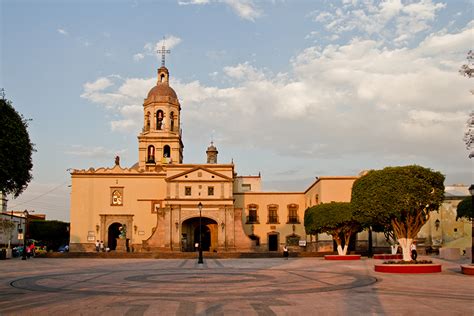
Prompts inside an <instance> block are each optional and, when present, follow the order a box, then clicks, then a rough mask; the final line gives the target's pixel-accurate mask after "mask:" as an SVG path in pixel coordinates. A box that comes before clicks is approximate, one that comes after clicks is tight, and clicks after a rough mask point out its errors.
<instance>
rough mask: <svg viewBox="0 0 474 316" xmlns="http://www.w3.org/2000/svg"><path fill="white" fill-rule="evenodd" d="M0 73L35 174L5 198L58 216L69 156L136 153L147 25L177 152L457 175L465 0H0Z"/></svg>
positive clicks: (281, 168) (460, 178) (467, 27)
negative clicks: (409, 167) (164, 75)
mask: <svg viewBox="0 0 474 316" xmlns="http://www.w3.org/2000/svg"><path fill="white" fill-rule="evenodd" d="M0 3H1V4H0V10H1V19H0V20H1V22H0V23H1V24H0V25H1V55H0V61H1V64H0V65H1V75H0V86H1V87H3V88H5V91H6V96H7V98H8V99H10V100H12V101H13V104H14V106H15V108H16V109H17V110H18V111H19V112H20V113H22V114H23V115H24V116H25V117H27V118H31V119H32V121H31V123H30V129H29V131H30V135H31V138H32V141H33V142H34V143H35V144H36V148H37V152H36V153H35V154H34V157H33V158H34V170H33V175H34V180H33V182H32V183H31V184H30V186H29V188H28V189H27V190H26V191H25V193H24V194H23V195H22V196H21V197H19V198H18V199H16V200H11V201H10V203H9V206H10V207H11V208H14V209H24V208H28V209H35V210H37V212H39V213H46V214H47V215H48V218H50V219H61V220H68V218H69V190H70V189H69V188H68V185H69V184H70V178H69V174H68V172H67V171H66V170H67V169H68V168H76V169H81V168H89V167H95V168H97V167H101V166H111V165H113V162H114V156H115V155H116V154H118V155H120V157H121V163H122V166H131V165H133V164H134V163H135V162H136V161H137V157H138V150H137V147H138V146H137V138H136V136H137V134H138V132H139V130H140V128H141V125H142V102H143V98H144V97H145V96H146V93H147V92H148V91H149V90H150V89H151V88H152V86H153V85H154V84H155V82H156V69H157V68H158V67H159V66H160V58H159V57H158V56H157V55H156V53H155V51H156V48H157V47H160V46H161V43H160V41H161V39H162V38H163V36H165V37H166V44H167V46H168V47H169V48H170V49H171V54H170V55H168V56H167V61H166V64H167V67H168V68H169V70H170V74H171V85H172V87H173V88H174V89H175V90H176V92H177V94H178V96H179V98H180V101H181V104H182V124H183V125H182V128H183V137H184V145H185V150H184V160H185V163H202V162H205V149H206V147H207V146H208V144H209V142H210V140H211V139H214V141H215V143H216V145H217V147H218V150H219V162H224V163H226V162H230V161H231V160H232V159H233V161H234V163H235V164H236V171H237V172H238V173H239V174H242V175H246V174H257V173H258V172H262V176H263V180H264V188H265V189H266V190H292V191H303V190H304V189H305V188H306V187H307V185H308V184H309V183H311V182H312V180H313V179H314V177H316V176H323V175H355V174H358V173H359V172H360V171H361V170H364V169H371V168H382V167H384V166H388V165H405V164H413V163H416V164H421V165H423V166H426V167H430V168H433V169H436V170H439V171H441V172H443V173H444V174H445V175H446V176H447V181H446V183H447V184H450V183H466V184H468V183H470V182H472V181H473V180H474V179H473V176H472V170H473V164H472V161H470V160H469V159H468V158H467V151H466V150H465V148H464V147H465V146H464V144H463V141H462V136H463V129H464V126H465V121H466V119H467V115H468V113H469V112H470V111H471V110H472V109H473V96H472V94H471V93H470V92H469V90H470V89H472V80H468V79H466V78H463V77H462V76H460V75H459V74H458V73H457V71H458V69H459V67H460V65H461V64H463V63H464V62H465V57H466V53H467V51H468V50H469V49H472V48H473V47H472V44H473V43H474V34H473V26H474V22H473V2H472V1H462V0H457V1H429V0H425V1H396V0H393V1H370V0H365V1H355V0H353V1H284V0H273V1H270V0H268V1H253V0H193V1H184V0H183V1H172V0H167V1H5V0H3V1H1V2H0Z"/></svg>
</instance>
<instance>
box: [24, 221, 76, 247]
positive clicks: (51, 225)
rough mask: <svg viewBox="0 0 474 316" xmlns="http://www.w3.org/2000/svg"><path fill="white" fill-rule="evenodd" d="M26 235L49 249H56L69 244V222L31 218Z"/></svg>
mask: <svg viewBox="0 0 474 316" xmlns="http://www.w3.org/2000/svg"><path fill="white" fill-rule="evenodd" d="M28 235H29V237H30V238H31V239H35V240H38V241H41V242H43V243H44V244H46V246H47V247H48V249H49V250H57V249H58V248H59V247H60V246H63V245H66V244H69V223H65V222H61V221H56V220H52V221H49V220H42V219H33V220H30V221H29V225H28Z"/></svg>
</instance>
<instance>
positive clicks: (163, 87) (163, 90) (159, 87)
mask: <svg viewBox="0 0 474 316" xmlns="http://www.w3.org/2000/svg"><path fill="white" fill-rule="evenodd" d="M152 96H157V97H170V98H175V99H177V98H178V96H177V95H176V92H175V91H174V90H173V88H171V87H170V86H169V85H168V84H167V83H161V82H159V83H157V84H156V86H154V87H153V88H151V90H150V92H148V97H147V98H150V97H152Z"/></svg>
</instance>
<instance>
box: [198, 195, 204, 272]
mask: <svg viewBox="0 0 474 316" xmlns="http://www.w3.org/2000/svg"><path fill="white" fill-rule="evenodd" d="M198 209H199V259H198V263H199V264H203V263H204V261H203V260H202V245H201V243H202V232H201V229H202V228H201V227H202V226H201V224H202V222H201V221H202V218H201V211H202V203H201V202H199V204H198Z"/></svg>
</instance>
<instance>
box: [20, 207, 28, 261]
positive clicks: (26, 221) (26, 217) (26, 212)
mask: <svg viewBox="0 0 474 316" xmlns="http://www.w3.org/2000/svg"><path fill="white" fill-rule="evenodd" d="M23 215H25V233H24V234H23V256H22V257H21V260H26V233H27V232H28V211H27V210H25V211H24V212H23Z"/></svg>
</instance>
